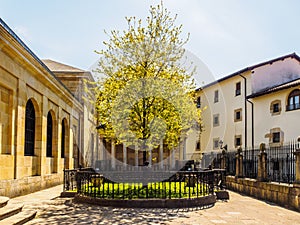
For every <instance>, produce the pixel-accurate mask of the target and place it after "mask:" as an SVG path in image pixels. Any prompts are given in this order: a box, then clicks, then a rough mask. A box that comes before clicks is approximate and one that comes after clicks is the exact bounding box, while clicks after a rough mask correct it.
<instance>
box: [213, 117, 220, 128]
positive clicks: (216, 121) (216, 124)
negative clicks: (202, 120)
mask: <svg viewBox="0 0 300 225" xmlns="http://www.w3.org/2000/svg"><path fill="white" fill-rule="evenodd" d="M219 117H220V115H219V114H214V115H213V126H214V127H217V126H219V125H220V118H219Z"/></svg>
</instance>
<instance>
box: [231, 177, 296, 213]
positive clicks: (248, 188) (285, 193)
mask: <svg viewBox="0 0 300 225" xmlns="http://www.w3.org/2000/svg"><path fill="white" fill-rule="evenodd" d="M226 186H227V188H228V189H229V190H232V191H235V192H239V193H242V194H245V195H248V196H251V197H255V198H257V199H261V200H266V201H270V202H273V203H276V204H278V205H280V206H283V207H285V208H289V209H293V210H297V211H300V186H296V185H288V184H279V183H273V182H260V181H257V180H255V179H249V178H236V177H234V176H227V177H226Z"/></svg>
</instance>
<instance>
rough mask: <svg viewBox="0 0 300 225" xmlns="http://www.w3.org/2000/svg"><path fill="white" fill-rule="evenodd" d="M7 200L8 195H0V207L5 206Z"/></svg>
mask: <svg viewBox="0 0 300 225" xmlns="http://www.w3.org/2000/svg"><path fill="white" fill-rule="evenodd" d="M8 201H9V198H8V197H4V196H0V208H2V207H4V206H6V204H7V202H8Z"/></svg>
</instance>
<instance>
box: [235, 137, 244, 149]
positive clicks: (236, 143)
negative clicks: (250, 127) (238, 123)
mask: <svg viewBox="0 0 300 225" xmlns="http://www.w3.org/2000/svg"><path fill="white" fill-rule="evenodd" d="M241 145H242V136H241V135H236V136H235V137H234V146H235V147H238V146H241Z"/></svg>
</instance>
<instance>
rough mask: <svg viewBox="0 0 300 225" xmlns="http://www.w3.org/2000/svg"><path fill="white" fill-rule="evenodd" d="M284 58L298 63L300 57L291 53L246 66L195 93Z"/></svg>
mask: <svg viewBox="0 0 300 225" xmlns="http://www.w3.org/2000/svg"><path fill="white" fill-rule="evenodd" d="M286 58H295V59H296V60H298V61H299V62H300V57H299V56H298V55H297V54H296V53H295V52H293V53H291V54H288V55H284V56H281V57H278V58H275V59H271V60H268V61H265V62H262V63H258V64H255V65H252V66H248V67H246V68H244V69H241V70H239V71H237V72H235V73H232V74H230V75H228V76H225V77H222V78H220V79H218V80H216V81H214V82H211V83H209V84H207V85H204V86H203V87H200V88H197V89H196V91H199V90H201V89H204V88H207V87H209V86H212V85H214V84H216V83H219V82H221V81H224V80H227V79H229V78H231V77H234V76H237V75H240V74H242V73H244V72H247V71H250V70H253V69H256V68H258V67H261V66H265V65H267V64H272V63H274V62H276V61H280V60H284V59H286Z"/></svg>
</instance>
